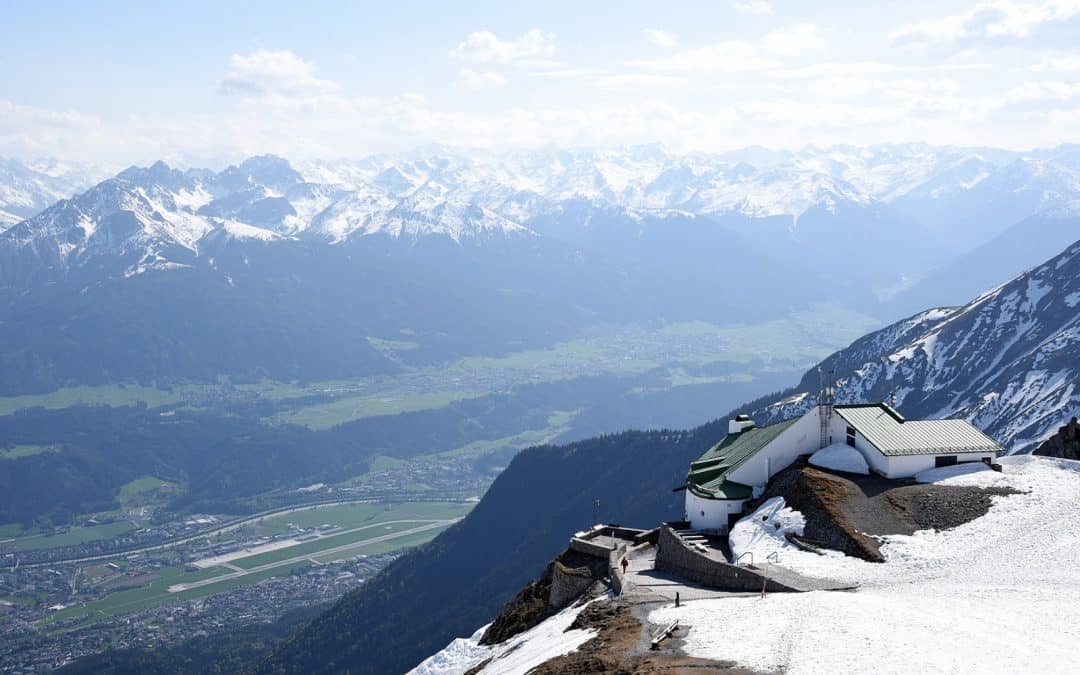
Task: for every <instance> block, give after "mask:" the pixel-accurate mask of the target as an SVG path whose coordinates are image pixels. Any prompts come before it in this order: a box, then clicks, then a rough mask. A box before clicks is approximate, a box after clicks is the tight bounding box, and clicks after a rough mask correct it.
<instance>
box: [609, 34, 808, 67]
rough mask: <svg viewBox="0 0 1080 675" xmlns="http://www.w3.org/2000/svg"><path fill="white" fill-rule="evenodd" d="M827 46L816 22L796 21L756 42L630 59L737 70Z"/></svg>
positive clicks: (659, 64)
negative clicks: (643, 58) (654, 57)
mask: <svg viewBox="0 0 1080 675" xmlns="http://www.w3.org/2000/svg"><path fill="white" fill-rule="evenodd" d="M827 46H828V42H827V41H826V40H825V37H824V36H823V35H822V34H821V32H820V31H819V30H818V28H817V27H816V26H814V25H811V24H798V25H795V26H789V27H786V28H778V29H776V30H773V31H770V32H768V33H766V34H765V35H763V36H762V37H761V38H760V39H759V40H758V41H757V42H746V41H744V40H729V41H726V42H720V43H717V44H714V45H708V46H705V47H693V48H689V49H684V50H681V51H678V52H676V53H674V54H672V55H670V56H665V57H662V58H657V59H650V60H637V61H631V62H630V65H633V66H636V67H638V68H644V69H647V70H659V71H682V72H701V73H738V72H746V71H757V70H764V69H769V68H778V67H780V66H781V65H783V61H782V59H784V58H788V57H793V56H799V55H800V54H803V53H805V52H810V51H817V50H821V49H824V48H826V47H827Z"/></svg>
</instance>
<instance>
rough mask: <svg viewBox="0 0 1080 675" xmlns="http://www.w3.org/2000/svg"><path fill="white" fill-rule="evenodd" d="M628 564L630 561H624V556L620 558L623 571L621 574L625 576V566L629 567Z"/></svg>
mask: <svg viewBox="0 0 1080 675" xmlns="http://www.w3.org/2000/svg"><path fill="white" fill-rule="evenodd" d="M629 565H630V563H628V562H626V558H623V559H622V573H623V576H626V568H627V567H629Z"/></svg>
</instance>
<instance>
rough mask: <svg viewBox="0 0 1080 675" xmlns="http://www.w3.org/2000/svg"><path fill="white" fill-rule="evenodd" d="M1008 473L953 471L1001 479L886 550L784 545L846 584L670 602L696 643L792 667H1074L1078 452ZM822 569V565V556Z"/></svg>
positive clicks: (1013, 464) (717, 654) (1079, 603)
mask: <svg viewBox="0 0 1080 675" xmlns="http://www.w3.org/2000/svg"><path fill="white" fill-rule="evenodd" d="M1001 462H1002V464H1003V466H1004V469H1005V472H1004V474H998V473H996V472H992V471H990V472H977V473H970V474H964V475H960V476H954V477H953V478H950V479H949V480H950V482H953V484H967V485H984V486H989V485H998V486H1009V487H1012V488H1015V489H1017V490H1022V491H1024V492H1023V493H1021V494H1014V495H1008V496H1001V497H994V504H993V506H992V507H991V509H990V511H989V512H988V513H987V514H986V515H985V516H983V517H981V518H978V519H976V520H974V521H971V522H969V523H967V524H965V525H962V526H960V527H957V528H954V529H951V530H946V531H944V532H936V531H932V530H927V531H921V532H917V533H915V534H914V535H912V536H891V537H887V538H886V543H885V545H884V546H883V549H882V550H883V553H884V554H885V557H886V562H884V563H878V564H875V563H868V562H864V561H862V560H857V559H854V558H847V557H840V556H838V557H832V558H824V559H820V558H819V561H818V562H817V563H816V565H817V566H818V568H819V569H808V568H807V567H806V563H807V562H808V561H809V560H810V558H817V556H813V555H812V554H810V557H809V558H808V557H806V556H795V555H786V556H785V558H784V560H783V564H784V565H785V566H790V567H792V568H794V569H798V570H800V571H803V572H804V573H808V574H810V573H820V572H822V571H825V572H826V573H827V576H829V577H830V578H833V579H837V580H842V581H849V582H852V583H857V584H859V589H858V590H857V591H855V592H845V593H837V592H814V593H787V594H785V593H774V594H771V595H769V596H768V597H767V598H765V599H764V600H761V599H759V598H724V599H717V600H703V601H696V602H689V603H685V605H684V606H683V607H681V608H679V609H675V608H674V607H666V608H663V609H660V610H656V611H654V612H652V613H651V614H650V615H649V620H650V621H652V622H653V623H662V622H665V621H670V620H671V619H675V618H678V619H679V620H680V621H681V622H682V623H683V625H686V626H688V627H689V632H688V634H687V637H686V639H685V642H684V644H685V650H686V651H687V653H689V654H690V655H693V656H699V657H704V658H712V659H723V660H733V661H735V662H736V663H738V664H740V665H742V666H744V667H747V668H752V669H756V670H760V671H783V672H786V673H791V674H796V675H797V674H800V673H837V672H845V673H856V672H864V673H867V672H875V673H913V672H927V673H930V672H932V673H941V672H950V673H967V672H983V673H990V672H994V673H998V672H1002V673H1005V672H1009V673H1019V672H1039V673H1073V672H1076V647H1075V646H1076V644H1077V640H1078V639H1080V499H1077V495H1080V462H1070V461H1067V460H1053V459H1048V458H1042V457H1031V456H1023V457H1006V458H1003V459H1002V460H1001ZM825 567H827V569H821V568H825Z"/></svg>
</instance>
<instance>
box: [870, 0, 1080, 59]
mask: <svg viewBox="0 0 1080 675" xmlns="http://www.w3.org/2000/svg"><path fill="white" fill-rule="evenodd" d="M1077 16H1080V0H1044V1H1043V2H1014V1H1012V0H991V1H990V2H982V3H979V4H977V5H975V6H974V7H973V8H971V9H970V10H968V11H967V12H964V13H963V14H954V15H950V16H944V17H940V18H936V19H929V20H926V21H920V22H918V23H915V24H910V25H907V26H904V27H902V28H900V29H899V30H897V31H895V32H894V33H893V34H892V35H891V36H890V37H891V39H892V41H893V43H894V44H897V45H900V46H902V47H906V48H909V49H937V50H949V49H959V48H964V47H966V46H969V45H972V44H976V43H980V42H983V43H991V44H992V43H1002V42H1011V41H1017V40H1022V39H1024V38H1027V37H1029V36H1030V35H1031V33H1032V32H1033V31H1034V30H1035V29H1037V28H1039V27H1040V26H1043V25H1046V24H1052V23H1058V22H1062V21H1067V20H1069V19H1072V18H1075V17H1077Z"/></svg>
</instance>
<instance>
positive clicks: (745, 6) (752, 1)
mask: <svg viewBox="0 0 1080 675" xmlns="http://www.w3.org/2000/svg"><path fill="white" fill-rule="evenodd" d="M735 11H736V12H742V13H743V14H761V15H763V16H771V15H773V14H775V13H776V10H775V9H773V6H772V4H770V3H768V2H766V1H765V0H745V2H736V3H735Z"/></svg>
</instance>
